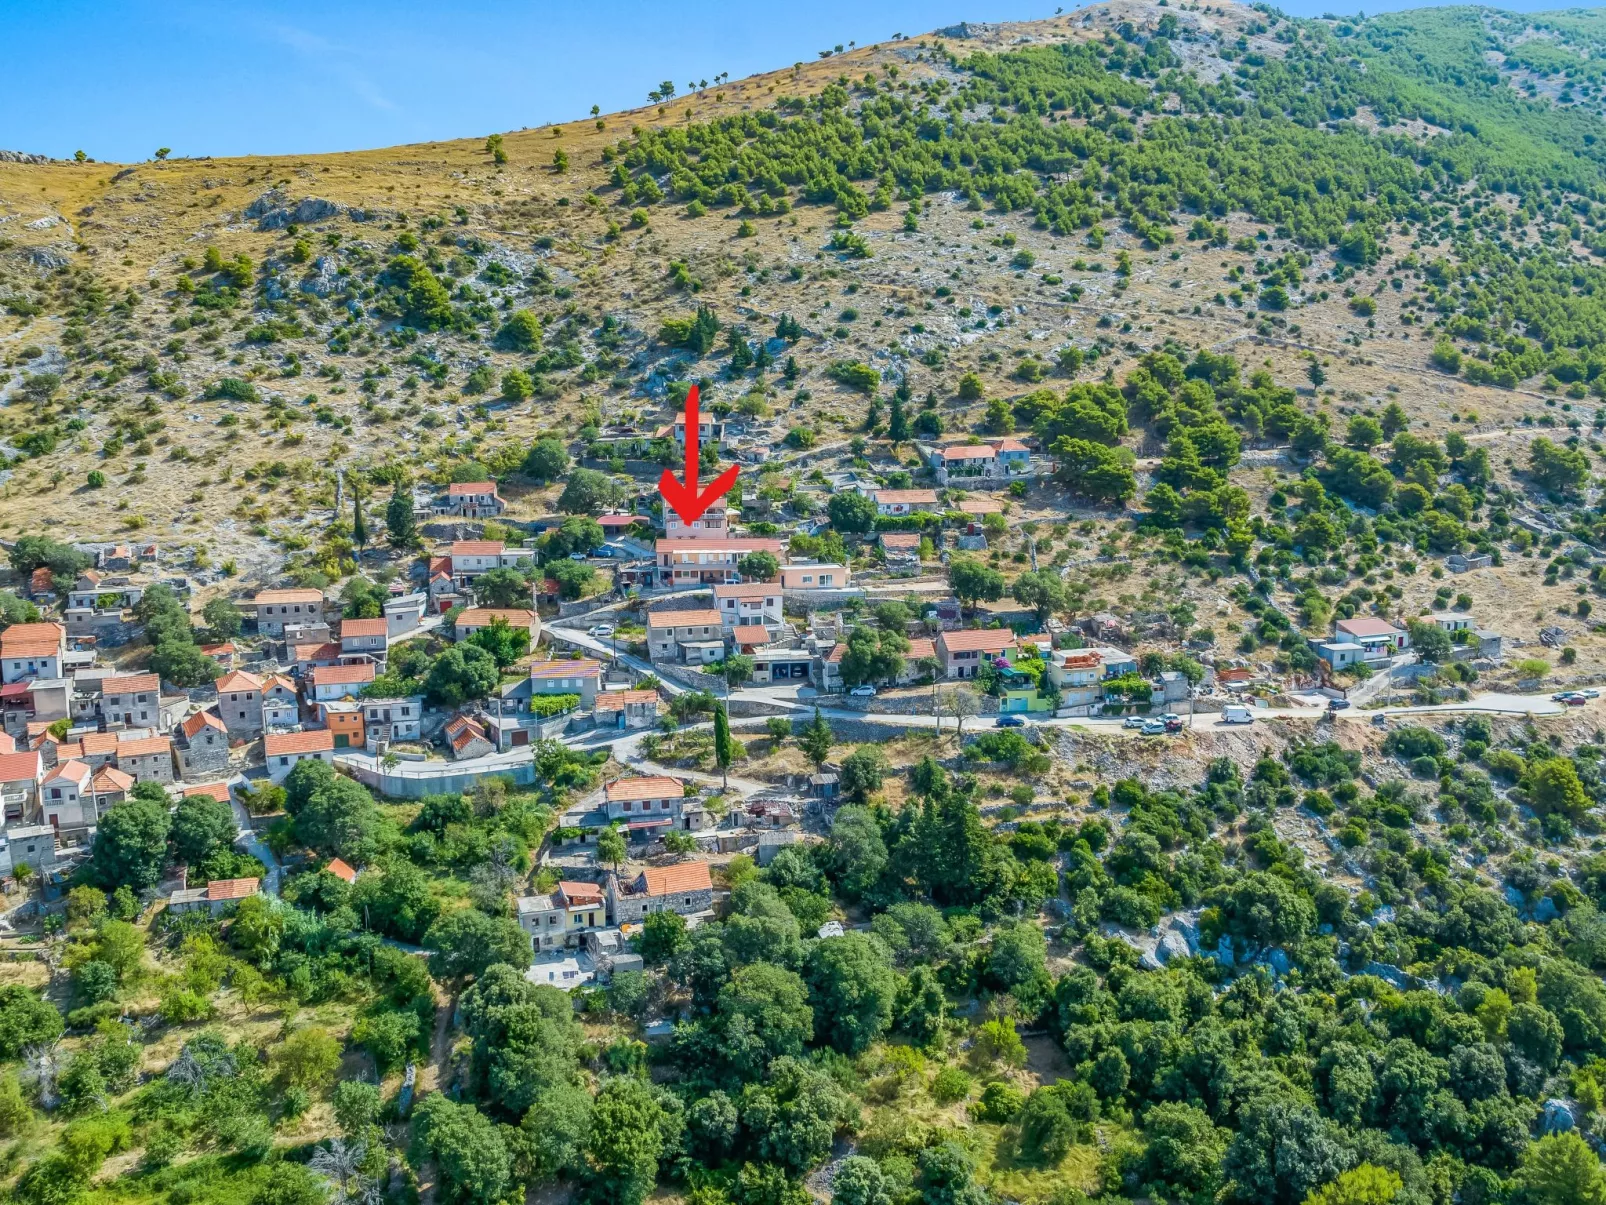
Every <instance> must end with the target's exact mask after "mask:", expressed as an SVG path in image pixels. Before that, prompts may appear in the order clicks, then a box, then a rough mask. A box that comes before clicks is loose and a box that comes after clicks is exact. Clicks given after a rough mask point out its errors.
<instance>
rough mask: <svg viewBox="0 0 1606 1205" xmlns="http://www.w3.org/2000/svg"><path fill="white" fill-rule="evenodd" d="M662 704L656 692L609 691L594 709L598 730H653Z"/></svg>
mask: <svg viewBox="0 0 1606 1205" xmlns="http://www.w3.org/2000/svg"><path fill="white" fill-rule="evenodd" d="M661 710H662V704H661V703H660V702H659V701H658V692H657V691H656V690H608V691H603V692H602V693H601V694H600V695H598V696H597V702H596V706H595V708H594V709H593V713H592V714H593V715H594V716H595V720H596V725H597V727H598V728H652V727H654V726H656V725H657V723H658V714H659V712H660V711H661Z"/></svg>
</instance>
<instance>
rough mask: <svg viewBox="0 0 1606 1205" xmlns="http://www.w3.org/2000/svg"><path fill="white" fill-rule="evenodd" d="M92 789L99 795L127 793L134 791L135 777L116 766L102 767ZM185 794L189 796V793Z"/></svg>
mask: <svg viewBox="0 0 1606 1205" xmlns="http://www.w3.org/2000/svg"><path fill="white" fill-rule="evenodd" d="M89 785H90V789H91V790H92V791H94V792H95V794H97V795H110V794H113V793H114V792H117V793H126V792H128V791H131V790H133V789H134V776H133V775H132V774H124V773H123V772H122V771H121V770H119V769H118V768H117V767H116V766H102V767H101V768H100V769H98V770H96V771H95V778H94V781H93V782H91V783H90V784H89ZM185 794H186V795H187V794H189V792H188V791H186V792H185Z"/></svg>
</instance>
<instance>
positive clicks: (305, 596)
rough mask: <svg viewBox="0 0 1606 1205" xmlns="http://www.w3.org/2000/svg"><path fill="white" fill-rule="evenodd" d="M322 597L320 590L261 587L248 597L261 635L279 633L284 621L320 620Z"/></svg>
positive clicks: (280, 634)
mask: <svg viewBox="0 0 1606 1205" xmlns="http://www.w3.org/2000/svg"><path fill="white" fill-rule="evenodd" d="M324 601H325V600H324V597H323V591H322V590H302V589H287V590H263V591H262V592H261V593H259V594H258V595H257V596H256V597H255V598H253V599H252V600H251V605H252V606H254V607H255V608H256V613H257V631H258V632H259V633H261V634H262V635H263V636H283V635H284V629H285V625H286V624H288V623H292V622H293V623H303V622H311V623H323V622H325V620H324Z"/></svg>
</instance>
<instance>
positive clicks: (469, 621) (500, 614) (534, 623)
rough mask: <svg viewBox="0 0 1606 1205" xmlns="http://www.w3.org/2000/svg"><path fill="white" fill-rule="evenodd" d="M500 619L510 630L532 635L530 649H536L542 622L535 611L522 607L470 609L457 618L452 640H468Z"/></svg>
mask: <svg viewBox="0 0 1606 1205" xmlns="http://www.w3.org/2000/svg"><path fill="white" fill-rule="evenodd" d="M498 619H500V620H501V621H502V622H503V623H505V624H507V625H508V627H510V628H515V629H519V630H522V631H525V632H528V633H529V634H530V647H531V648H534V647H535V644H536V641H537V640H538V639H539V638H540V635H541V621H540V620H539V619H538V618H536V614H535V612H534V611H527V610H524V609H523V608H520V607H469V608H467V609H466V610H464V611H462V612H460V613H459V614H458V616H457V624H456V626H455V628H454V630H453V634H452V639H454V640H467V639H468V638H469V637H470V636H472V635H473V634H474V633H475V632H478V631H479V630H480V629H481V628H488V627H490V626H491V625H492V624H493V623H495V622H496V621H497V620H498Z"/></svg>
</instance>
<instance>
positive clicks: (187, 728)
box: [178, 711, 228, 740]
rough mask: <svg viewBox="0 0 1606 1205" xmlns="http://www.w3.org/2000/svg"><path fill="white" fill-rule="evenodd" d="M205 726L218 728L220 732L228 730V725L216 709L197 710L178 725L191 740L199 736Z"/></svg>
mask: <svg viewBox="0 0 1606 1205" xmlns="http://www.w3.org/2000/svg"><path fill="white" fill-rule="evenodd" d="M203 728H216V729H217V730H218V731H219V732H227V731H228V727H227V725H225V724H224V723H223V721H222V720H220V719H218V717H217V713H216V712H215V711H197V712H196V713H195V714H194V715H192V716H190V717H189V719H187V720H185V721H184V722H183V723H182V724H180V725H179V726H178V729H179V731H180V732H182V733H183V734H184V735H185V736H186V737H188V738H189V739H190V740H194V739H195V738H196V737H197V736H199V735H200V734H201V729H203Z"/></svg>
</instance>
